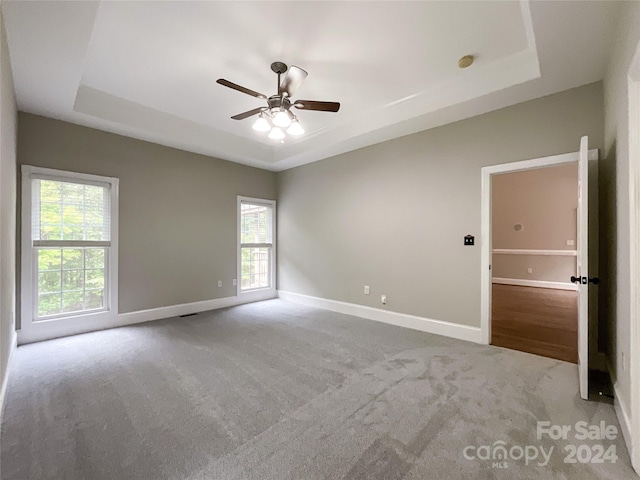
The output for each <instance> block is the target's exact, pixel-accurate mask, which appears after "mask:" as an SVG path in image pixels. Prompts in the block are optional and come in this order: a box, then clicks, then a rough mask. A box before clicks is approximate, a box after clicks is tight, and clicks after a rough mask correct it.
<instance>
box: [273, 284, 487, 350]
mask: <svg viewBox="0 0 640 480" xmlns="http://www.w3.org/2000/svg"><path fill="white" fill-rule="evenodd" d="M278 296H279V297H280V298H282V299H283V300H287V301H290V302H295V303H300V304H303V305H308V306H311V307H318V308H323V309H325V310H331V311H332V312H338V313H344V314H346V315H354V316H357V317H362V318H367V319H369V320H375V321H377V322H383V323H388V324H391V325H397V326H399V327H405V328H411V329H413V330H420V331H422V332H428V333H434V334H436V335H443V336H445V337H452V338H457V339H459V340H466V341H469V342H475V343H480V339H481V338H480V328H479V327H471V326H468V325H460V324H457V323H451V322H445V321H442V320H433V319H431V318H424V317H418V316H415V315H407V314H405V313H397V312H390V311H388V310H382V309H380V308H373V307H366V306H363V305H357V304H355V303H347V302H340V301H337V300H329V299H326V298H320V297H312V296H309V295H302V294H299V293H293V292H287V291H283V290H280V291H278Z"/></svg>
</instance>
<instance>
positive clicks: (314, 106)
mask: <svg viewBox="0 0 640 480" xmlns="http://www.w3.org/2000/svg"><path fill="white" fill-rule="evenodd" d="M271 70H272V71H273V72H274V73H275V74H276V75H278V93H277V94H276V95H272V96H270V97H267V96H266V95H264V94H262V93H259V92H256V91H255V90H251V89H248V88H246V87H242V86H240V85H237V84H235V83H233V82H230V81H229V80H225V79H224V78H219V79H218V80H217V83H219V84H220V85H222V86H225V87H228V88H231V89H233V90H237V91H239V92H242V93H246V94H247V95H251V96H252V97H256V98H260V99H262V100H266V101H267V107H258V108H254V109H253V110H249V111H247V112H244V113H240V114H238V115H234V116H233V117H231V118H232V119H233V120H244V119H245V118H249V117H252V116H253V115H258V118H257V120H256V121H255V123H254V124H253V127H252V128H253V129H254V130H255V131H257V132H269V135H268V136H269V138H270V139H272V140H280V141H284V138H285V137H286V135H285V133H284V132H283V131H282V129H283V128H286V129H287V133H288V134H289V135H293V136H299V135H302V134H304V128H303V127H302V124H301V123H300V121H299V120H298V117H296V116H295V115H294V114H293V113H292V112H291V107H295V108H298V109H304V110H315V111H319V112H337V111H338V110H339V109H340V103H339V102H319V101H315V100H296V101H291V100H290V99H291V96H292V95H293V92H294V91H295V90H297V89H298V87H299V86H300V85H302V82H303V81H304V79H305V78H307V75H308V73H307V72H306V71H304V70H303V69H301V68H300V67H296V66H295V65H292V66H291V68H288V67H287V65H285V64H284V63H282V62H274V63H272V64H271ZM287 71H288V73H287V75H286V76H285V77H284V79H283V80H282V82H281V81H280V76H281V75H282V74H283V73H285V72H287ZM287 127H288V128H287Z"/></svg>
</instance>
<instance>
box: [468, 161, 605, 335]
mask: <svg viewBox="0 0 640 480" xmlns="http://www.w3.org/2000/svg"><path fill="white" fill-rule="evenodd" d="M579 154H580V152H571V153H564V154H561V155H552V156H549V157H540V158H533V159H530V160H522V161H518V162H510V163H502V164H499V165H491V166H488V167H482V169H481V170H480V174H481V204H480V217H481V220H480V275H481V278H480V295H481V297H480V339H481V340H480V341H481V343H483V344H485V345H489V344H490V343H491V270H490V266H491V259H492V255H491V251H492V243H491V176H492V175H497V174H502V173H512V172H522V171H525V170H536V169H539V168H545V167H553V166H558V165H564V164H568V163H573V162H576V163H577V162H578V157H579ZM597 159H598V150H597V149H592V150H589V161H592V160H597Z"/></svg>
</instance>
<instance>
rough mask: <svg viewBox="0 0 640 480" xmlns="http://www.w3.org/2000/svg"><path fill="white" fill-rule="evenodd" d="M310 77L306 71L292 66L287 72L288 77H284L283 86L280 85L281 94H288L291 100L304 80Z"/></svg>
mask: <svg viewBox="0 0 640 480" xmlns="http://www.w3.org/2000/svg"><path fill="white" fill-rule="evenodd" d="M307 75H309V74H308V73H307V72H306V71H304V70H303V69H301V68H300V67H296V66H295V65H291V67H290V68H289V70H288V71H287V75H286V76H285V77H284V80H283V81H282V84H281V85H280V92H278V93H280V94H283V93H286V94H287V96H288V97H289V98H291V96H292V95H293V92H295V91H296V90H297V89H298V87H300V85H302V82H304V79H305V78H307Z"/></svg>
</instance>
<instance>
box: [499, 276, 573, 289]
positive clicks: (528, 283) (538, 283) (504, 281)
mask: <svg viewBox="0 0 640 480" xmlns="http://www.w3.org/2000/svg"><path fill="white" fill-rule="evenodd" d="M491 283H499V284H501V285H519V286H521V287H537V288H554V289H556V290H574V291H577V290H578V286H577V285H574V284H573V283H565V282H547V281H545V280H523V279H521V278H499V277H493V278H492V279H491Z"/></svg>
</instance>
